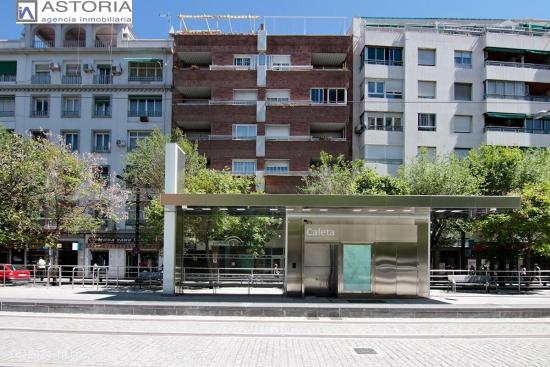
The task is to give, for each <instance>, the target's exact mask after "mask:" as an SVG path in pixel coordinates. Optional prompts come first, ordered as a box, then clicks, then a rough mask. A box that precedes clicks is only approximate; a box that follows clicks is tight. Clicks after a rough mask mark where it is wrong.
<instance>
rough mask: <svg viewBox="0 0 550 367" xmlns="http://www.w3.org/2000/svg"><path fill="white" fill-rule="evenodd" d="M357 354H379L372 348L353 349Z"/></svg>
mask: <svg viewBox="0 0 550 367" xmlns="http://www.w3.org/2000/svg"><path fill="white" fill-rule="evenodd" d="M353 350H354V351H355V353H357V354H378V353H376V351H375V350H374V349H372V348H353Z"/></svg>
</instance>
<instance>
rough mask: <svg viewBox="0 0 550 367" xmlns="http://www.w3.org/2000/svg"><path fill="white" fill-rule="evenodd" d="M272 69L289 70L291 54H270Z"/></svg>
mask: <svg viewBox="0 0 550 367" xmlns="http://www.w3.org/2000/svg"><path fill="white" fill-rule="evenodd" d="M269 62H270V63H271V69H272V70H288V69H289V66H290V55H271V56H269Z"/></svg>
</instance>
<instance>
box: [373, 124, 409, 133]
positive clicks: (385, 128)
mask: <svg viewBox="0 0 550 367" xmlns="http://www.w3.org/2000/svg"><path fill="white" fill-rule="evenodd" d="M367 130H369V131H397V132H402V131H403V126H373V125H369V126H368V128H367Z"/></svg>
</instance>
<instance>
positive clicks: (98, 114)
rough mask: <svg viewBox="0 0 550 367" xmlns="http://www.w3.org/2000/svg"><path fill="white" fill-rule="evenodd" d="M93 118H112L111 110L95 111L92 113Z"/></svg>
mask: <svg viewBox="0 0 550 367" xmlns="http://www.w3.org/2000/svg"><path fill="white" fill-rule="evenodd" d="M92 117H95V118H110V117H111V109H110V108H108V109H106V110H94V111H93V113H92Z"/></svg>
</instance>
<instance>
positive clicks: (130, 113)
mask: <svg viewBox="0 0 550 367" xmlns="http://www.w3.org/2000/svg"><path fill="white" fill-rule="evenodd" d="M141 116H147V117H162V111H128V117H141Z"/></svg>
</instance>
